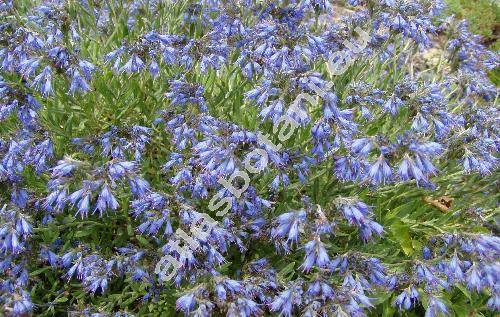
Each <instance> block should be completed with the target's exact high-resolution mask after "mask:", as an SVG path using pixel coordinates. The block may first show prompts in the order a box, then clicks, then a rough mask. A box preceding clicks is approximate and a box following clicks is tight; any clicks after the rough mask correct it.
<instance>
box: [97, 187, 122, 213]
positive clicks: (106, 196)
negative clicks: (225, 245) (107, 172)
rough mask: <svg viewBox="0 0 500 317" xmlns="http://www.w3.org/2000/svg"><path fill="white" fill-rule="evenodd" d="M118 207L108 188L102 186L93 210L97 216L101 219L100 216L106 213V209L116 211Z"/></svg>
mask: <svg viewBox="0 0 500 317" xmlns="http://www.w3.org/2000/svg"><path fill="white" fill-rule="evenodd" d="M118 207H119V204H118V201H116V198H115V197H114V196H113V193H112V192H111V190H110V188H109V186H108V185H107V184H104V185H103V186H102V190H101V192H100V193H99V198H98V199H97V202H96V207H95V209H96V210H98V211H99V215H100V216H101V217H102V214H103V213H104V212H106V210H107V209H111V210H116V209H118Z"/></svg>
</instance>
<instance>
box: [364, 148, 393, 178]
mask: <svg viewBox="0 0 500 317" xmlns="http://www.w3.org/2000/svg"><path fill="white" fill-rule="evenodd" d="M367 176H368V177H369V179H371V181H372V182H373V183H374V184H380V183H382V184H385V183H386V182H389V181H390V179H391V176H392V170H391V167H390V166H389V164H387V162H386V160H385V158H384V156H383V155H380V156H379V158H378V159H377V160H376V161H375V162H374V163H373V164H372V166H371V167H370V169H369V171H368V175H367Z"/></svg>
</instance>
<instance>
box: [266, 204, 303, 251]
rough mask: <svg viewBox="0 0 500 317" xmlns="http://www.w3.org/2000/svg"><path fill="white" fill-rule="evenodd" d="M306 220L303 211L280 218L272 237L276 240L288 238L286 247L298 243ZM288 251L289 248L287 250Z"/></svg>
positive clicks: (280, 216) (285, 214)
mask: <svg viewBox="0 0 500 317" xmlns="http://www.w3.org/2000/svg"><path fill="white" fill-rule="evenodd" d="M305 218H306V213H305V212H304V211H303V210H299V211H291V212H288V213H284V214H281V215H279V216H278V218H277V219H276V222H277V227H275V228H273V230H272V231H271V235H272V236H273V237H274V238H285V237H286V238H287V239H286V242H285V245H286V244H288V243H291V244H293V243H296V242H297V241H298V239H299V226H300V224H301V222H303V221H304V220H305ZM285 250H287V248H285Z"/></svg>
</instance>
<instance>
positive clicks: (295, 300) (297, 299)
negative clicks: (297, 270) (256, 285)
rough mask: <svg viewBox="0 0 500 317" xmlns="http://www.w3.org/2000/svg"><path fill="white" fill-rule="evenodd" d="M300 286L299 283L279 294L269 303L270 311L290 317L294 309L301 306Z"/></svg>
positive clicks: (301, 291)
mask: <svg viewBox="0 0 500 317" xmlns="http://www.w3.org/2000/svg"><path fill="white" fill-rule="evenodd" d="M302 293H303V290H302V286H301V285H300V283H296V284H292V285H290V286H289V288H287V289H285V290H284V291H282V292H280V293H279V295H277V296H276V297H275V298H274V300H273V301H272V302H271V303H270V305H269V306H270V310H271V311H273V312H279V314H280V315H281V316H287V317H290V316H292V312H293V310H294V307H295V306H297V305H300V304H302Z"/></svg>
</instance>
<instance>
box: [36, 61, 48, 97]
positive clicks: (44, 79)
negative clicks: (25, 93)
mask: <svg viewBox="0 0 500 317" xmlns="http://www.w3.org/2000/svg"><path fill="white" fill-rule="evenodd" d="M32 85H33V86H34V87H35V88H36V89H37V90H38V91H39V92H40V93H41V94H42V96H44V97H47V96H48V95H51V94H53V89H52V70H51V68H50V67H49V66H46V67H45V68H44V69H43V70H42V72H41V73H40V74H38V75H37V76H36V77H35V78H34V79H33V83H32Z"/></svg>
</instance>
